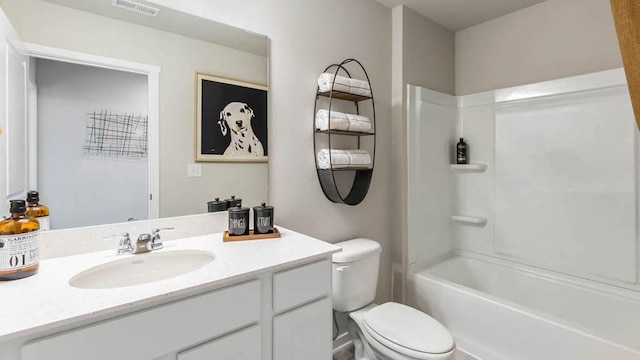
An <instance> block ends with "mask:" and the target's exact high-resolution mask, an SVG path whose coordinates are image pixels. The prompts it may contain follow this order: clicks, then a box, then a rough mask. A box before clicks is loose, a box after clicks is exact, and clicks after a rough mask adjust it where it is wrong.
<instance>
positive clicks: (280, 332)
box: [273, 297, 332, 360]
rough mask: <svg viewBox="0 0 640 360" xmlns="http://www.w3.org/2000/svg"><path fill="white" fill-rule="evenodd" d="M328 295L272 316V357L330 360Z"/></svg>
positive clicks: (293, 359)
mask: <svg viewBox="0 0 640 360" xmlns="http://www.w3.org/2000/svg"><path fill="white" fill-rule="evenodd" d="M331 319H332V318H331V299H330V298H329V297H326V298H323V299H320V300H318V301H316V302H313V303H311V304H309V305H305V306H302V307H299V308H297V309H294V310H291V311H289V312H286V313H284V314H281V315H278V316H276V317H275V318H274V320H273V359H274V360H300V359H304V360H329V359H331V356H332V342H331Z"/></svg>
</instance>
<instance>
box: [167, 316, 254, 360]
mask: <svg viewBox="0 0 640 360" xmlns="http://www.w3.org/2000/svg"><path fill="white" fill-rule="evenodd" d="M260 358H261V356H260V326H258V325H254V326H252V327H250V328H248V329H244V330H240V331H236V332H234V333H232V334H231V335H227V336H224V337H222V338H219V339H215V340H211V341H209V342H208V343H205V344H202V345H200V346H197V347H195V348H193V349H189V350H186V351H183V352H180V353H178V360H211V359H216V360H260Z"/></svg>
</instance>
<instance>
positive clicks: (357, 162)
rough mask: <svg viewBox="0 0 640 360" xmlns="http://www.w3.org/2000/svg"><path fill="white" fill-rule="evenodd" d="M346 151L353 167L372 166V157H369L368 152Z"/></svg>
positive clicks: (359, 150) (358, 150)
mask: <svg viewBox="0 0 640 360" xmlns="http://www.w3.org/2000/svg"><path fill="white" fill-rule="evenodd" d="M345 151H346V152H347V154H348V155H349V162H350V163H351V166H359V167H366V166H371V155H369V152H368V151H367V150H361V149H354V150H345Z"/></svg>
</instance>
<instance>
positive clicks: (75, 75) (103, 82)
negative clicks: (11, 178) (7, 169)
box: [36, 59, 148, 229]
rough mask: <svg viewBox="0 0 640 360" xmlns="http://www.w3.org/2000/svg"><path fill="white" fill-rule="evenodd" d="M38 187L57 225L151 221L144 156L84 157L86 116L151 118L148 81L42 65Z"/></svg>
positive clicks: (38, 68)
mask: <svg viewBox="0 0 640 360" xmlns="http://www.w3.org/2000/svg"><path fill="white" fill-rule="evenodd" d="M36 85H37V87H38V190H39V191H40V201H41V203H43V204H45V205H47V206H48V207H49V209H50V211H51V228H52V229H62V228H70V227H79V226H88V225H98V224H104V223H113V222H123V221H127V219H128V218H136V219H140V220H142V219H146V218H147V214H148V213H147V211H148V209H147V208H148V205H147V204H148V201H147V196H146V194H147V193H148V190H147V188H148V180H147V171H148V170H147V169H148V165H147V163H148V161H147V159H146V158H143V159H124V158H104V157H90V156H87V155H85V154H84V151H83V147H84V146H85V140H86V138H87V114H88V113H90V112H93V111H96V112H100V111H102V110H108V111H109V112H112V113H118V114H125V113H126V114H130V115H144V116H146V115H147V106H146V104H147V77H146V76H144V75H139V74H133V73H126V72H120V71H114V70H107V69H101V68H94V67H88V66H82V65H75V64H69V63H61V62H55V61H49V60H41V59H39V60H37V61H36Z"/></svg>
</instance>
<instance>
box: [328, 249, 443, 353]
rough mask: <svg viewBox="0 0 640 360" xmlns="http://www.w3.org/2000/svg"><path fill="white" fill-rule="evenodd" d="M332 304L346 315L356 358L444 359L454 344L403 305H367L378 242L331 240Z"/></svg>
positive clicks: (435, 324) (373, 290)
mask: <svg viewBox="0 0 640 360" xmlns="http://www.w3.org/2000/svg"><path fill="white" fill-rule="evenodd" d="M334 245H336V246H339V247H341V248H342V252H339V253H336V254H334V255H333V308H334V310H336V311H340V312H345V313H348V314H349V335H350V336H351V340H352V341H353V344H354V346H355V352H356V353H355V359H356V360H448V359H453V356H454V351H455V343H454V341H453V337H451V334H450V333H449V331H448V330H447V329H446V328H445V327H444V326H442V325H441V324H440V323H439V322H437V321H436V320H435V319H433V318H432V317H430V316H429V315H427V314H425V313H423V312H421V311H418V310H416V309H414V308H411V307H409V306H406V305H402V304H398V303H394V302H388V303H385V304H382V305H376V304H373V299H374V297H375V294H376V287H377V284H378V267H379V263H380V252H381V251H382V248H381V247H380V244H378V243H377V242H375V241H373V240H369V239H354V240H348V241H343V242H340V243H336V244H334Z"/></svg>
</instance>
